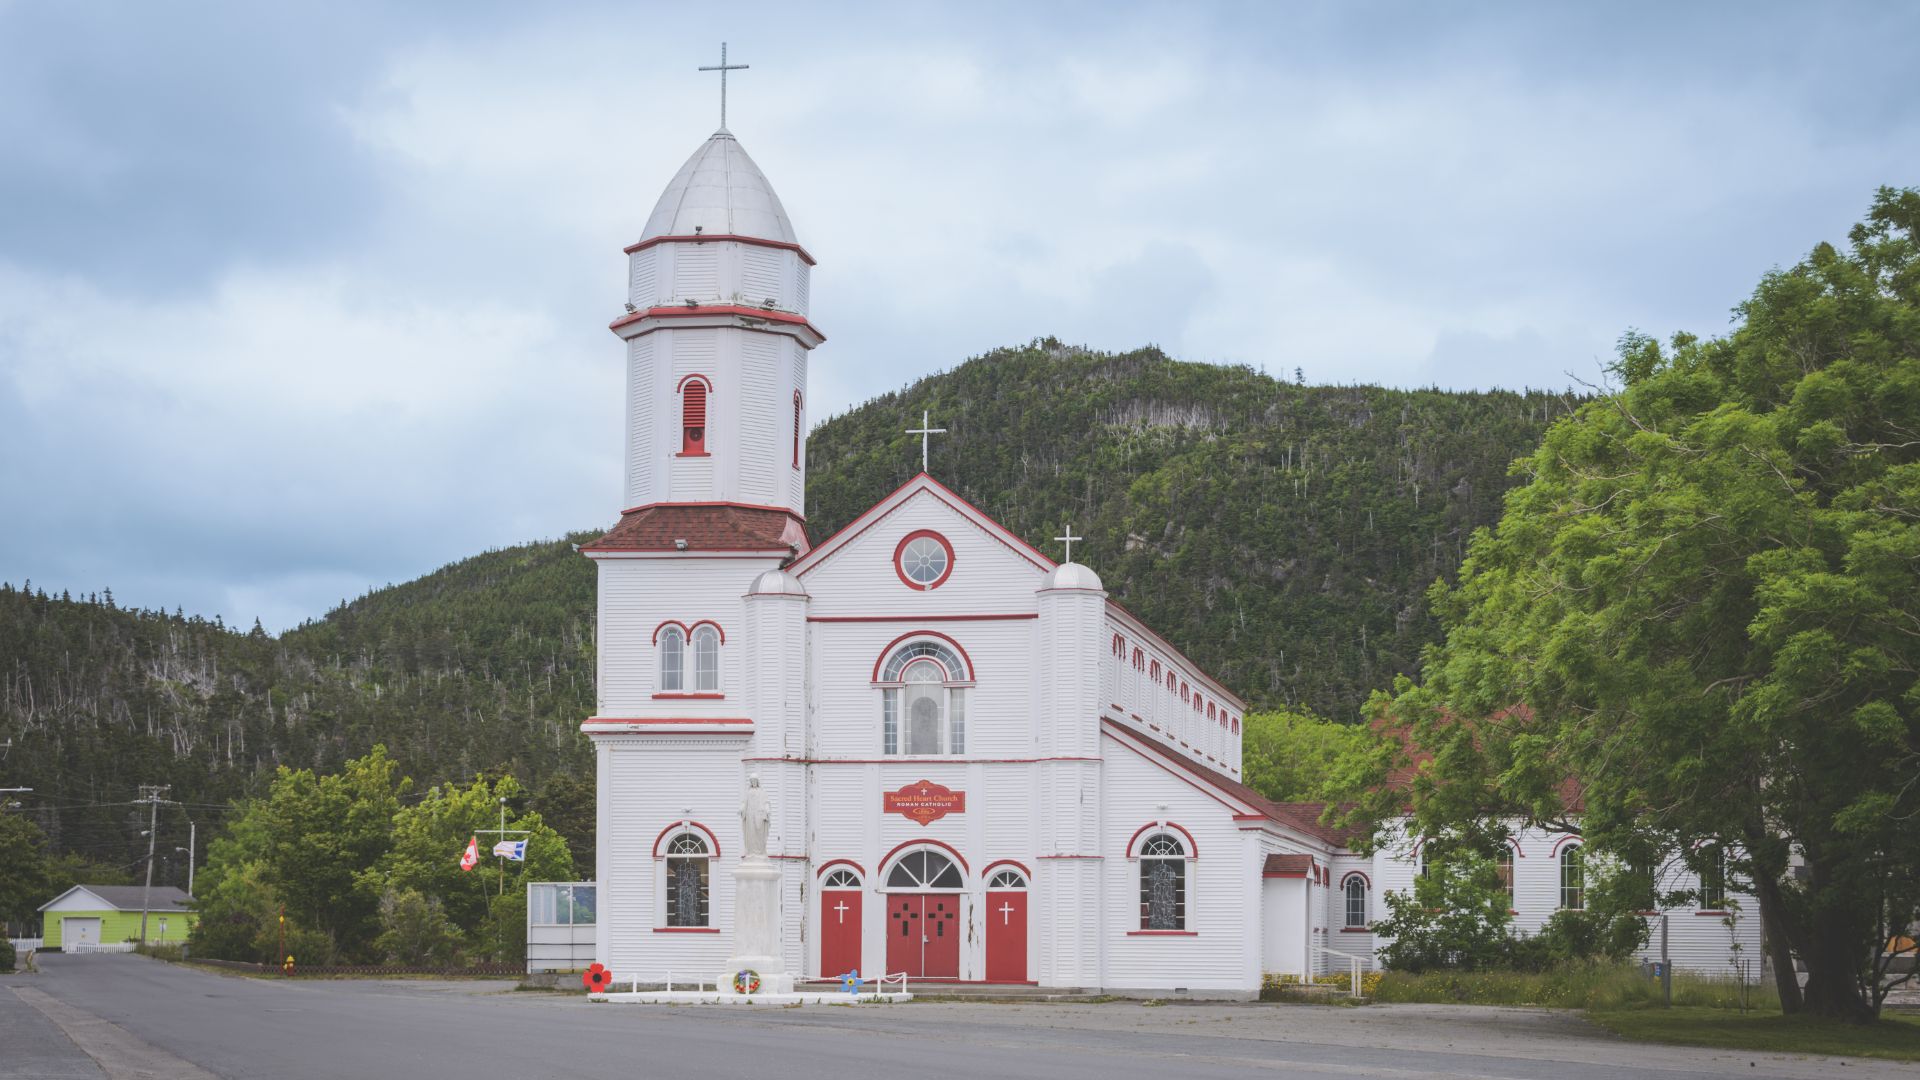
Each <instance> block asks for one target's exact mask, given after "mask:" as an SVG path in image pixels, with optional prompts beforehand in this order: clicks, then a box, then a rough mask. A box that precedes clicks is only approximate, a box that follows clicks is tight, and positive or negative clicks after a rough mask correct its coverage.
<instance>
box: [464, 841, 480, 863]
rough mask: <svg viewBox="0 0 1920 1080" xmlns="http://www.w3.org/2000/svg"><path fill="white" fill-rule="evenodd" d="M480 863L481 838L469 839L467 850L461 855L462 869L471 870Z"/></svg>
mask: <svg viewBox="0 0 1920 1080" xmlns="http://www.w3.org/2000/svg"><path fill="white" fill-rule="evenodd" d="M479 861H480V838H479V837H477V836H469V837H467V850H465V851H463V852H461V853H460V869H462V870H471V869H473V868H474V865H475V864H476V863H478V862H479Z"/></svg>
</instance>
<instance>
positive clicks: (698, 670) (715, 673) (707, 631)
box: [693, 624, 720, 694]
mask: <svg viewBox="0 0 1920 1080" xmlns="http://www.w3.org/2000/svg"><path fill="white" fill-rule="evenodd" d="M693 689H694V692H695V693H703V694H704V693H714V692H717V691H718V690H719V689H720V630H719V628H718V627H716V626H713V625H711V624H709V625H706V626H696V627H694V630H693Z"/></svg>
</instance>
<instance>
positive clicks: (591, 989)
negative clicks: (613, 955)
mask: <svg viewBox="0 0 1920 1080" xmlns="http://www.w3.org/2000/svg"><path fill="white" fill-rule="evenodd" d="M580 982H581V985H583V986H585V987H586V988H587V992H588V993H593V994H597V993H599V992H600V991H602V990H605V989H606V988H607V986H608V984H610V983H612V982H613V972H611V971H608V970H607V969H606V967H605V966H604V965H602V964H595V965H593V966H592V967H590V968H588V969H587V970H586V971H585V972H584V973H583V974H582V975H581V976H580Z"/></svg>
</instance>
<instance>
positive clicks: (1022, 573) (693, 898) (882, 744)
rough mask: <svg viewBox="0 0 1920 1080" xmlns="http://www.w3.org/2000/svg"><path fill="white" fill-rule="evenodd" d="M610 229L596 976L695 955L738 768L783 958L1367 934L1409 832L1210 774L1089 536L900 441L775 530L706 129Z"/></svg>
mask: <svg viewBox="0 0 1920 1080" xmlns="http://www.w3.org/2000/svg"><path fill="white" fill-rule="evenodd" d="M626 251H627V254H628V256H629V258H630V260H631V265H630V270H629V276H628V297H627V307H628V311H629V313H628V314H627V315H625V316H624V317H622V318H620V319H618V320H616V321H615V322H614V323H613V324H612V329H613V331H614V333H616V334H617V335H618V336H619V337H620V339H621V340H622V341H623V342H624V343H625V345H626V394H627V408H626V443H625V456H626V487H625V493H624V500H623V505H625V506H626V507H627V508H628V509H626V510H625V511H623V513H622V515H621V517H620V521H619V523H618V524H617V525H616V526H615V527H614V528H613V529H612V531H610V532H608V533H607V534H606V535H605V536H603V537H601V538H600V539H599V540H597V541H594V542H593V543H591V544H588V545H585V546H584V547H583V549H582V551H583V553H584V554H586V555H587V556H589V557H590V558H592V559H593V560H594V561H595V562H596V564H597V566H598V574H599V610H598V618H599V635H598V642H599V678H598V682H599V700H598V707H597V713H596V715H594V716H593V717H591V718H590V719H588V720H587V721H586V722H585V724H584V730H585V731H586V732H587V734H588V735H589V736H591V738H592V740H593V743H594V745H595V748H596V752H597V763H598V800H599V805H598V849H597V855H598V864H599V867H600V871H599V876H600V882H599V907H600V910H599V917H598V941H597V945H596V949H597V957H598V960H599V962H600V963H602V964H604V965H606V967H607V968H609V969H610V970H611V972H612V974H613V978H614V980H615V981H616V982H620V983H623V982H626V981H628V980H638V981H640V982H643V983H660V982H663V981H665V980H666V979H667V978H668V976H669V974H670V973H671V974H674V975H676V976H677V977H679V978H681V979H682V980H683V981H684V980H686V979H687V978H690V977H705V978H711V976H712V973H713V972H715V971H718V970H720V969H721V966H722V965H723V963H724V962H725V961H726V960H727V958H728V957H729V955H730V945H731V941H730V938H731V936H732V926H733V907H734V896H733V887H734V881H733V876H732V874H731V873H730V872H729V871H730V869H731V868H732V867H733V866H734V865H735V863H736V861H737V860H738V858H739V853H740V850H741V843H742V836H741V822H740V817H739V808H740V806H741V805H742V799H743V794H744V792H745V790H746V786H747V784H748V779H749V777H751V776H757V777H758V779H759V782H760V784H761V785H762V787H763V788H764V789H765V791H766V793H767V796H768V799H769V801H770V805H771V818H772V824H771V831H770V834H769V839H768V841H767V850H768V854H769V856H770V857H771V859H772V860H773V861H774V863H775V865H777V866H778V867H780V870H781V888H780V909H781V911H780V917H781V921H782V926H783V928H784V942H785V948H786V951H787V956H786V957H785V963H786V970H787V971H789V972H793V973H795V974H797V975H798V976H799V977H800V978H801V979H803V980H805V979H831V978H834V977H836V976H839V975H841V974H842V973H845V972H848V971H852V970H856V969H857V970H858V971H860V972H862V973H864V974H866V975H867V976H868V977H869V978H871V977H872V976H873V975H875V974H880V973H897V972H905V973H907V975H908V976H909V977H910V978H911V979H913V980H915V981H925V980H954V981H975V982H982V981H984V982H1002V983H1032V984H1038V985H1041V986H1050V987H1074V988H1084V989H1087V990H1096V989H1097V990H1102V991H1106V992H1115V993H1127V992H1141V993H1153V994H1162V993H1172V992H1177V991H1181V990H1184V991H1186V992H1190V993H1193V994H1196V995H1216V996H1218V995H1228V996H1241V995H1251V994H1253V993H1255V992H1257V989H1258V987H1259V985H1260V980H1261V976H1262V973H1263V972H1295V973H1304V972H1307V971H1309V970H1312V969H1317V970H1328V969H1331V970H1345V968H1346V965H1345V963H1344V962H1342V961H1341V960H1339V959H1337V957H1336V958H1334V959H1331V960H1330V959H1329V958H1328V955H1327V951H1328V950H1330V949H1331V950H1333V951H1334V952H1335V953H1336V954H1337V953H1355V954H1362V955H1371V952H1372V948H1373V944H1374V943H1373V940H1372V936H1371V935H1370V934H1369V933H1368V932H1367V930H1366V927H1367V925H1368V923H1369V922H1370V921H1371V920H1373V919H1374V918H1377V917H1378V916H1379V915H1381V914H1382V913H1383V911H1382V908H1381V906H1380V905H1379V902H1378V895H1377V890H1378V889H1380V888H1383V887H1401V888H1404V887H1406V886H1407V885H1408V884H1409V883H1410V882H1411V880H1412V875H1413V873H1414V865H1415V862H1414V859H1413V858H1412V857H1410V855H1409V853H1408V852H1407V851H1406V850H1404V849H1402V850H1398V851H1392V852H1383V853H1380V854H1378V855H1374V856H1367V857H1361V856H1357V855H1354V854H1353V853H1352V852H1350V851H1348V850H1346V849H1345V848H1344V847H1343V846H1342V845H1341V842H1340V837H1339V836H1338V835H1337V834H1336V833H1334V832H1332V831H1331V830H1329V829H1327V828H1325V827H1323V826H1321V825H1320V824H1318V822H1317V817H1318V815H1319V812H1320V809H1321V808H1320V806H1318V805H1317V804H1316V805H1305V804H1291V805H1284V804H1275V803H1273V802H1269V801H1268V800H1266V799H1263V798H1261V797H1260V796H1259V795H1258V794H1256V793H1255V792H1253V791H1252V790H1251V789H1249V788H1248V787H1246V786H1245V785H1244V784H1242V783H1241V781H1240V737H1241V732H1240V726H1241V724H1240V721H1241V715H1242V711H1243V710H1244V708H1245V705H1244V704H1243V703H1242V702H1241V701H1240V699H1239V698H1237V697H1235V696H1234V694H1233V693H1232V692H1231V691H1229V690H1228V689H1227V688H1226V687H1224V686H1222V685H1220V684H1219V683H1218V682H1216V681H1215V680H1213V679H1212V678H1210V677H1209V676H1208V675H1207V674H1206V672H1204V671H1202V670H1200V669H1199V668H1198V667H1197V666H1195V665H1194V663H1193V662H1192V661H1190V660H1189V659H1188V658H1187V657H1186V656H1184V655H1183V654H1182V653H1181V652H1180V650H1179V649H1178V648H1177V647H1176V645H1175V644H1174V643H1171V642H1169V641H1167V640H1165V639H1163V638H1161V637H1160V636H1158V635H1157V634H1155V633H1154V632H1153V630H1152V629H1150V628H1149V627H1147V626H1146V625H1144V624H1142V623H1141V622H1140V620H1138V619H1137V618H1135V617H1134V616H1133V615H1131V614H1129V613H1128V612H1127V611H1126V610H1124V609H1123V608H1121V607H1120V606H1119V605H1118V604H1116V603H1114V602H1113V601H1112V600H1111V599H1110V598H1109V597H1108V595H1107V593H1106V592H1105V591H1104V589H1103V588H1102V586H1101V581H1100V578H1099V576H1098V575H1097V574H1096V573H1095V572H1094V571H1093V570H1091V569H1089V568H1087V567H1085V566H1082V565H1079V564H1077V563H1073V562H1071V561H1068V562H1065V563H1058V564H1056V563H1055V562H1054V561H1053V559H1051V558H1049V557H1048V556H1047V555H1046V554H1043V553H1042V552H1041V551H1039V550H1036V549H1035V548H1034V547H1032V546H1031V545H1030V544H1029V543H1028V542H1027V540H1025V539H1023V538H1021V537H1019V536H1016V535H1014V534H1013V533H1011V532H1009V531H1008V530H1007V529H1005V528H1003V527H1002V526H1001V525H999V524H998V523H997V522H995V521H994V520H993V519H992V518H991V517H990V516H988V514H987V513H985V512H983V511H982V510H981V509H979V508H977V507H974V506H971V505H969V504H968V503H967V502H966V501H965V500H963V499H961V498H960V497H958V496H957V495H955V494H954V493H953V492H951V491H949V490H948V489H947V488H945V487H943V486H942V485H941V484H940V483H939V482H938V481H937V480H935V479H933V478H932V477H931V476H929V475H927V474H926V473H924V472H923V473H921V474H920V475H918V476H916V477H915V478H914V479H912V480H910V481H908V482H907V483H906V484H905V485H904V486H902V487H901V488H900V489H898V490H897V491H895V492H893V493H892V494H891V495H888V496H887V497H886V498H885V499H883V500H881V501H880V502H879V503H878V504H877V505H875V506H874V507H873V508H872V509H870V510H868V511H867V512H866V513H865V514H862V515H861V516H860V517H859V518H858V519H856V520H855V521H853V522H852V523H851V524H850V525H848V526H847V527H846V528H844V529H842V530H841V531H839V532H838V533H835V534H834V535H833V536H831V537H827V538H825V539H823V540H821V541H820V542H819V543H818V544H817V545H815V544H812V543H810V541H809V538H808V535H807V531H806V528H805V518H804V509H805V491H806V452H805V451H806V447H805V440H806V434H807V364H808V361H809V359H810V357H811V355H812V353H813V350H814V349H815V348H817V347H819V346H820V345H821V343H822V342H823V341H824V340H825V339H824V337H823V335H822V334H821V333H820V331H819V330H817V329H816V328H815V327H814V325H813V324H812V322H811V321H809V311H808V308H809V303H808V295H809V280H810V277H811V275H812V273H813V268H814V259H813V257H812V256H811V255H809V254H808V253H807V250H806V248H805V247H803V246H802V245H801V243H800V239H799V236H798V235H797V234H796V232H795V231H794V228H793V225H792V223H791V222H790V221H789V219H788V217H787V213H786V210H785V209H784V208H783V207H782V206H781V204H780V200H779V198H778V197H777V196H776V195H775V194H774V192H773V189H772V187H771V186H769V185H768V183H767V180H766V178H765V177H764V176H763V175H762V174H761V172H760V170H759V168H758V167H757V166H756V165H755V164H754V162H753V160H752V159H751V158H749V157H748V156H747V153H746V151H745V150H744V149H743V148H742V147H741V145H740V143H739V141H738V140H736V139H735V138H734V136H733V135H732V134H730V133H728V132H727V131H726V130H725V129H724V128H723V129H722V130H720V131H718V132H716V133H715V134H714V135H713V136H712V137H711V138H710V139H708V140H707V141H706V142H705V143H704V144H702V145H701V146H700V148H699V149H698V150H697V151H695V153H694V154H693V156H692V157H691V158H690V159H689V160H688V161H687V163H686V165H685V166H683V167H682V168H681V169H680V171H679V173H678V174H677V175H676V176H675V177H674V178H673V180H672V182H671V183H669V184H668V185H667V189H666V192H665V194H664V195H662V196H661V198H660V201H659V203H658V205H657V206H656V207H655V208H654V210H653V213H652V216H651V217H650V218H649V219H648V221H647V224H646V228H645V231H644V233H643V234H642V235H641V237H640V239H639V241H638V242H637V243H635V244H633V245H632V246H630V247H628V248H627V249H626ZM936 419H937V418H936ZM923 426H925V425H923ZM1068 554H1069V556H1070V552H1068ZM1567 842H1568V841H1566V840H1565V839H1564V838H1551V837H1548V838H1544V839H1541V838H1533V839H1529V838H1527V837H1523V838H1522V840H1521V844H1522V850H1521V851H1520V853H1519V854H1520V855H1521V858H1518V859H1516V860H1515V867H1516V871H1515V879H1516V882H1517V885H1516V903H1521V902H1525V903H1528V904H1531V903H1533V902H1534V901H1540V902H1544V903H1546V904H1547V905H1549V906H1548V907H1547V909H1546V910H1548V911H1550V910H1551V905H1552V904H1554V903H1559V902H1563V901H1566V900H1567V899H1568V898H1569V894H1567V893H1566V892H1565V891H1564V889H1563V885H1564V884H1565V883H1564V882H1563V880H1562V876H1563V875H1562V873H1561V870H1560V866H1561V862H1562V853H1563V852H1564V850H1565V847H1566V844H1567ZM1575 842H1576V843H1577V841H1575ZM1529 844H1532V845H1534V846H1535V847H1537V850H1532V849H1528V848H1527V845H1529ZM1556 845H1557V846H1556ZM1576 887H1577V883H1576ZM1571 902H1572V903H1575V904H1578V903H1579V900H1578V895H1577V893H1574V894H1571ZM1541 919H1544V914H1541V915H1540V916H1539V918H1535V919H1532V920H1531V921H1532V924H1533V925H1537V924H1538V922H1539V921H1540V920H1541ZM1716 929H1717V928H1716ZM1719 932H1720V933H1721V934H1722V936H1724V931H1723V930H1721V931H1719ZM1755 951H1756V952H1757V950H1755Z"/></svg>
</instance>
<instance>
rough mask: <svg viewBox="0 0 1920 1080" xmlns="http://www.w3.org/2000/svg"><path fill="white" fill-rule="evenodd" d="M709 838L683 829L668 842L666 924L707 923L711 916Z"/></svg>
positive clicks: (699, 924)
mask: <svg viewBox="0 0 1920 1080" xmlns="http://www.w3.org/2000/svg"><path fill="white" fill-rule="evenodd" d="M711 861H712V859H711V857H710V854H709V852H708V851H707V842H706V841H705V840H702V839H701V838H700V837H699V836H698V835H696V834H694V833H690V832H683V833H681V834H680V835H678V836H676V837H674V838H673V840H672V842H671V843H669V844H668V845H667V925H668V926H705V925H707V916H708V882H707V870H708V867H707V864H708V863H709V862H711Z"/></svg>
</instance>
